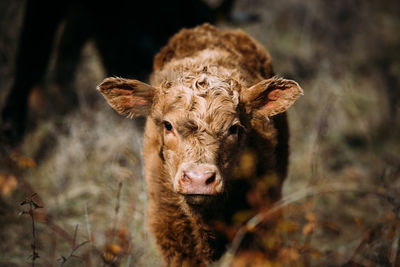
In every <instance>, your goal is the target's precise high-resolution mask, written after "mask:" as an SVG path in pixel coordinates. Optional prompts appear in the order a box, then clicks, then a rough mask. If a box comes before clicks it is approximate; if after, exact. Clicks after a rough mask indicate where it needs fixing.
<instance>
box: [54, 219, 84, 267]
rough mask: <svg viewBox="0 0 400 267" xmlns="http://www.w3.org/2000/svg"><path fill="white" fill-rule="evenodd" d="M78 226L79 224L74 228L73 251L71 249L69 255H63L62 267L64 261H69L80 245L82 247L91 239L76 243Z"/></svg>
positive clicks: (60, 266)
mask: <svg viewBox="0 0 400 267" xmlns="http://www.w3.org/2000/svg"><path fill="white" fill-rule="evenodd" d="M78 227H79V225H78V224H77V225H76V226H75V230H74V237H73V241H72V247H71V251H70V253H69V255H68V256H67V257H64V256H61V262H60V265H59V267H62V266H63V265H64V263H66V262H67V261H68V259H69V258H71V257H73V256H75V255H74V253H75V251H77V250H78V249H79V248H80V247H82V246H83V245H85V244H86V243H88V242H89V241H87V240H86V241H83V242H82V243H80V244H78V245H77V244H76V236H77V233H78Z"/></svg>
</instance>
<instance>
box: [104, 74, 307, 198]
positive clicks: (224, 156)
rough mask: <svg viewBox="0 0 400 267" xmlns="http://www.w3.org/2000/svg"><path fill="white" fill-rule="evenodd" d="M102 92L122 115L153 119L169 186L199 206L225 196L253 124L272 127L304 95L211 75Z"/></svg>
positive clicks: (293, 87) (109, 82)
mask: <svg viewBox="0 0 400 267" xmlns="http://www.w3.org/2000/svg"><path fill="white" fill-rule="evenodd" d="M98 90H100V92H101V93H102V94H103V96H104V97H105V98H106V100H107V101H108V103H109V104H110V105H111V106H112V107H113V108H114V109H115V110H116V111H117V112H118V113H120V114H121V115H124V116H127V117H129V118H131V117H133V116H148V117H150V119H151V120H152V123H153V124H154V126H155V129H156V131H157V133H156V134H155V133H152V135H153V136H154V135H155V136H157V139H158V140H157V142H156V143H158V144H160V145H159V147H158V148H157V149H158V150H159V151H157V152H158V153H159V157H160V159H161V160H162V162H163V168H164V170H163V172H166V173H167V175H166V176H168V179H169V181H168V183H169V184H170V186H171V188H172V189H173V190H174V191H175V192H176V193H179V194H182V195H184V196H185V199H186V201H188V202H189V204H195V205H200V204H202V203H204V202H205V199H208V198H210V197H213V196H217V195H220V194H222V193H223V192H224V190H225V189H226V181H227V180H228V179H229V175H230V171H231V169H232V166H233V165H234V164H235V158H236V155H237V154H238V150H239V149H240V145H241V142H242V140H244V138H245V135H246V133H247V132H248V131H250V130H251V127H252V126H251V125H253V123H252V121H253V120H258V121H264V122H267V121H268V118H269V117H271V116H274V115H276V114H278V113H281V112H284V111H285V110H286V109H287V108H288V107H289V106H291V105H292V104H293V103H294V101H295V100H296V99H297V98H298V97H299V96H300V95H301V94H302V90H301V88H300V86H299V85H298V84H297V83H296V82H294V81H291V80H285V79H279V78H271V79H267V80H264V81H261V82H259V83H257V84H255V85H253V86H251V87H249V88H242V87H241V85H240V83H238V82H237V81H235V80H233V79H230V78H224V79H221V78H218V77H215V76H210V75H205V74H202V75H199V76H197V77H186V78H184V79H181V80H179V81H174V82H169V81H165V82H163V83H161V84H160V85H159V86H158V87H157V88H156V87H153V86H150V85H148V84H145V83H142V82H140V81H137V80H129V79H122V78H107V79H105V80H104V81H103V82H102V83H101V84H100V85H99V86H98Z"/></svg>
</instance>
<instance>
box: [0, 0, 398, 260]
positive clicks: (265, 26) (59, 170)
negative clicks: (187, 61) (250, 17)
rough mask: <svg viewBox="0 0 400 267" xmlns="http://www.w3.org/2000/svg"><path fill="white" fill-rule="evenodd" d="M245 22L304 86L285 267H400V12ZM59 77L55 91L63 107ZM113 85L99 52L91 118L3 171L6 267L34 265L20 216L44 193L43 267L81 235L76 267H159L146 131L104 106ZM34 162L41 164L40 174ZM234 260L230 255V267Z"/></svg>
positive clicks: (10, 48)
mask: <svg viewBox="0 0 400 267" xmlns="http://www.w3.org/2000/svg"><path fill="white" fill-rule="evenodd" d="M15 3H16V4H13V5H12V6H11V7H12V8H10V9H9V10H8V12H9V13H7V12H5V11H4V10H3V11H2V12H3V13H4V14H17V16H16V17H17V20H15V21H14V20H13V19H12V17H10V16H11V15H7V16H3V17H2V19H3V20H4V21H7V22H12V23H14V24H13V25H14V28H18V27H19V25H20V19H21V10H20V9H17V8H16V6H18V5H20V6H19V7H21V8H22V6H23V5H22V4H21V3H20V2H15ZM235 10H237V11H240V12H250V13H257V14H259V15H260V18H261V19H260V21H259V22H257V23H253V24H247V25H240V27H241V28H243V29H244V30H245V31H246V32H248V33H250V34H251V35H253V36H254V37H255V38H256V39H257V40H259V41H261V42H262V43H263V44H264V45H265V46H266V47H267V48H268V50H269V51H270V53H271V55H272V58H273V63H274V66H275V71H276V72H277V73H278V74H280V75H282V76H285V77H289V78H294V79H296V80H297V81H298V82H299V83H300V84H301V85H302V87H303V89H304V91H305V96H304V97H302V98H301V99H300V100H299V101H298V102H297V103H296V104H295V105H294V107H293V108H291V110H290V112H289V118H290V125H291V132H292V136H291V165H290V173H289V177H288V179H287V182H286V184H285V187H284V201H282V202H281V203H279V204H278V206H277V209H280V210H283V211H284V213H285V224H283V223H282V225H281V228H280V229H284V230H282V232H281V233H278V234H279V238H281V239H282V240H281V241H282V242H281V243H279V244H280V245H279V246H281V249H282V253H281V254H282V255H281V258H282V257H283V258H286V259H293V261H290V260H289V261H288V262H286V265H293V262H296V264H297V265H298V266H302V265H304V266H307V265H314V266H327V265H329V266H339V265H343V264H346V263H347V264H349V265H351V264H355V263H359V264H361V265H363V266H396V265H398V264H400V256H399V238H400V228H399V220H400V215H399V208H400V200H399V198H398V196H399V190H400V187H399V186H400V156H399V155H398V151H400V142H399V141H398V140H399V137H400V132H399V125H400V123H399V119H400V116H399V106H398V102H397V104H395V106H394V107H393V106H391V105H392V104H391V103H393V101H394V99H396V98H397V99H398V97H399V94H398V92H399V84H400V82H399V81H400V74H399V73H400V71H399V70H400V60H399V53H398V50H397V49H396V47H399V44H400V36H399V34H398V31H397V30H396V29H398V28H399V27H400V19H399V17H398V15H396V14H398V12H397V11H399V5H398V4H397V3H396V2H395V1H386V2H385V3H381V2H379V1H369V2H368V3H364V2H361V1H344V0H340V1H335V2H334V3H333V2H332V3H330V2H329V3H328V2H322V1H317V0H312V1H307V2H304V1H300V0H290V1H285V2H282V1H261V0H251V1H250V0H249V1H244V0H243V1H241V0H240V1H237V2H236V6H235ZM3 25H4V24H3ZM219 26H220V27H237V25H232V24H226V23H225V24H221V25H219ZM2 27H3V28H2V29H3V30H2V35H3V36H9V37H8V38H7V39H2V41H0V49H1V51H2V53H6V54H7V55H8V57H9V58H7V61H6V63H7V64H11V62H13V60H12V59H13V57H14V55H15V52H14V49H15V47H14V44H13V43H12V40H15V39H16V37H15V36H13V35H12V32H11V31H9V30H8V31H5V30H4V26H2ZM14 34H15V33H14ZM11 65H12V64H11ZM53 68H54V66H53V65H50V67H49V74H48V78H47V80H48V81H47V83H45V88H46V90H47V91H48V92H50V93H49V94H50V95H52V94H54V93H52V92H53V91H54V83H52V80H51V78H52V77H51V75H52V73H53V71H54V70H53ZM0 74H1V77H2V78H4V79H2V82H1V83H0V84H1V86H2V88H9V86H10V84H11V82H12V79H13V77H12V73H11V72H10V71H9V70H7V71H6V70H5V67H4V64H3V65H1V68H0ZM103 78H104V72H103V70H102V66H101V64H100V60H99V57H98V54H97V52H96V49H95V48H94V46H93V45H92V44H90V43H89V44H87V45H86V46H85V49H84V51H83V57H82V62H81V63H80V66H79V69H78V75H77V77H76V79H75V81H74V86H75V87H76V88H79V90H78V91H79V100H80V103H79V107H78V108H77V109H76V110H74V111H71V112H70V113H69V114H68V115H66V116H61V115H57V113H55V114H54V115H53V116H47V117H46V119H45V120H41V121H39V122H37V123H36V124H35V127H31V130H30V131H29V133H28V134H27V135H26V137H25V139H24V142H23V143H22V144H21V145H20V146H19V147H18V148H16V149H17V150H18V151H19V153H20V154H18V155H17V156H15V155H14V156H13V157H11V158H12V160H11V163H10V161H7V160H3V161H2V165H1V168H0V175H2V177H6V176H5V175H6V174H7V175H9V174H12V175H14V177H15V178H14V179H16V180H17V181H18V187H16V188H15V187H12V183H11V182H12V179H11V178H7V179H6V178H4V181H8V182H9V188H10V190H9V192H8V194H5V193H4V192H3V194H2V196H1V197H0V204H1V206H0V225H1V231H0V239H1V240H2V243H1V245H0V251H1V253H0V265H1V266H23V265H27V264H29V263H30V262H31V259H28V256H29V255H30V253H31V248H30V244H31V242H32V236H31V230H30V223H31V222H30V220H29V218H28V217H26V216H18V212H19V211H20V210H21V209H22V207H20V206H19V203H20V202H21V201H22V200H24V198H25V197H26V196H30V195H31V193H33V192H35V193H37V194H38V196H40V204H41V205H43V206H44V207H45V208H44V210H45V211H41V210H40V209H38V210H37V212H36V217H35V218H36V221H37V224H36V239H37V240H36V241H37V251H38V254H39V256H40V258H38V259H36V263H37V265H39V266H47V265H49V266H54V265H60V264H61V263H62V260H61V261H57V259H62V256H64V257H65V258H67V256H68V255H70V253H71V251H73V246H72V244H71V243H72V241H71V240H72V237H73V236H74V231H75V227H76V225H79V228H78V231H77V234H76V242H75V243H76V244H79V243H81V242H83V241H86V240H88V241H90V242H89V244H86V245H84V246H82V247H80V248H79V249H77V250H76V251H73V254H74V255H78V256H80V257H79V258H76V257H69V258H68V260H67V261H66V262H65V264H64V266H80V265H86V266H99V264H103V263H104V262H112V261H114V262H115V263H116V264H117V265H121V266H157V265H159V264H160V262H159V257H158V255H157V252H156V251H155V249H154V244H153V241H152V239H151V236H150V235H149V234H148V231H147V230H146V226H145V216H144V215H145V210H146V203H147V196H146V194H145V184H144V180H143V173H142V161H141V158H140V147H141V129H140V127H138V126H137V124H135V123H134V122H132V121H130V120H127V119H123V118H120V117H119V116H117V115H116V114H115V113H114V112H113V111H112V110H111V109H110V108H109V107H108V106H107V105H106V104H105V102H104V101H103V100H102V99H101V97H100V96H99V95H97V92H95V87H96V85H97V84H98V83H99V82H100V81H101V80H102V79H103ZM1 91H2V92H1V98H2V99H4V91H5V90H1ZM396 92H397V93H396ZM2 101H3V100H2ZM0 103H2V102H0ZM394 103H396V102H394ZM10 153H11V152H10V151H9V154H10ZM21 155H25V156H26V157H27V158H23V157H22V156H21ZM8 156H9V155H8ZM30 158H31V159H33V160H34V162H35V164H29V162H30V161H29V159H30ZM24 160H25V161H24ZM18 162H19V163H18ZM21 162H22V163H21ZM24 162H25V164H23V163H24ZM18 164H19V165H18ZM35 165H36V166H35ZM7 177H11V176H7ZM3 188H4V186H3ZM31 191H33V192H31ZM260 216H261V217H258V218H254V219H253V221H251V222H250V223H253V224H254V223H255V222H256V224H257V223H261V222H262V219H263V218H264V217H263V216H266V218H267V217H268V216H270V214H264V215H260ZM50 217H51V220H50V219H49V218H50ZM257 220H258V221H257ZM45 221H47V222H49V221H51V223H52V224H49V223H45ZM51 225H53V227H51ZM54 225H57V226H59V227H60V229H63V230H64V231H65V233H67V235H65V234H63V233H64V232H63V231H61V230H60V229H58V228H54ZM285 225H286V226H285ZM288 225H292V226H293V227H292V226H291V227H289V226H288ZM248 227H249V226H248ZM251 227H255V226H254V225H253V226H251ZM285 227H286V228H285ZM52 228H53V230H52ZM54 229H55V230H54ZM244 229H245V230H248V228H244ZM278 234H277V236H278ZM239 241H240V240H239ZM239 241H238V242H239ZM268 242H269V241H268ZM233 256H234V255H232V254H227V255H226V257H225V258H224V259H223V260H222V261H221V262H219V263H218V264H226V263H228V262H230V260H232V259H233V258H232V257H233ZM242 259H243V258H239V259H237V264H236V265H237V266H242V265H241V264H243V261H242ZM244 259H246V258H245V257H244ZM253 262H256V260H255V258H253ZM264 263H265V262H264ZM269 263H271V264H276V265H278V266H279V263H278V262H269ZM281 263H282V262H281Z"/></svg>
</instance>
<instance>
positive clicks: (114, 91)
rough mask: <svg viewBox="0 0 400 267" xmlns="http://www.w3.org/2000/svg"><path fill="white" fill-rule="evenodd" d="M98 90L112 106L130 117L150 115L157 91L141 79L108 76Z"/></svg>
mask: <svg viewBox="0 0 400 267" xmlns="http://www.w3.org/2000/svg"><path fill="white" fill-rule="evenodd" d="M97 90H99V91H100V92H101V93H102V95H103V96H104V98H105V99H106V100H107V102H108V104H110V106H111V107H112V108H114V109H115V110H116V111H117V112H118V113H119V114H121V115H123V116H126V117H128V118H132V117H134V116H147V115H149V114H150V113H151V106H152V104H153V98H154V94H155V91H156V90H155V88H154V87H152V86H150V85H148V84H146V83H143V82H141V81H138V80H130V79H123V78H107V79H105V80H104V81H103V82H102V83H101V84H100V85H99V86H97Z"/></svg>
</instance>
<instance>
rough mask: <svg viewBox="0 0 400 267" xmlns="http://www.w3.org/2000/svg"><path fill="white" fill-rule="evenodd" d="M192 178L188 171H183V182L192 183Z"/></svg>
mask: <svg viewBox="0 0 400 267" xmlns="http://www.w3.org/2000/svg"><path fill="white" fill-rule="evenodd" d="M190 181H191V179H190V177H189V176H188V175H186V173H183V177H182V182H185V183H190Z"/></svg>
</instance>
